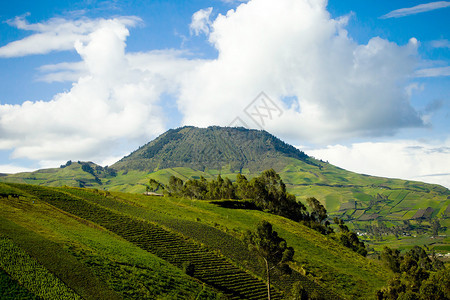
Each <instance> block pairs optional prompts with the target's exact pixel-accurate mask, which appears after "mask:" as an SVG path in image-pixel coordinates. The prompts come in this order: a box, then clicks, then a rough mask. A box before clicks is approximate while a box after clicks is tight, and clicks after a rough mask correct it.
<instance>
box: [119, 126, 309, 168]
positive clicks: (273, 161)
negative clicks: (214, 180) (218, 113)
mask: <svg viewBox="0 0 450 300" xmlns="http://www.w3.org/2000/svg"><path fill="white" fill-rule="evenodd" d="M289 157H290V158H294V159H297V160H301V161H304V162H307V163H309V162H310V161H309V159H308V156H307V155H306V154H304V153H303V152H301V151H300V150H298V149H297V148H295V147H293V146H291V145H288V144H286V143H284V142H282V141H281V140H280V139H278V138H276V137H274V136H273V135H271V134H269V133H268V132H266V131H261V130H248V129H244V128H231V127H216V126H212V127H208V128H196V127H182V128H178V129H171V130H169V131H167V132H166V133H164V134H162V135H161V136H159V137H158V138H157V139H155V140H153V141H151V142H150V143H148V144H146V145H144V146H142V147H140V148H139V149H138V150H136V151H134V152H132V153H131V154H130V155H128V156H126V157H124V158H122V159H121V160H120V161H118V162H117V163H115V164H114V165H113V166H112V168H114V169H116V170H119V171H120V170H128V171H130V170H139V171H150V172H153V171H157V170H161V169H167V168H174V167H187V168H191V169H195V170H199V171H205V170H210V169H214V170H222V169H224V168H227V169H228V171H230V172H231V173H241V172H243V171H244V170H248V171H250V172H251V173H259V172H261V171H263V170H265V169H268V168H276V169H282V168H283V167H284V166H286V165H287V164H288V163H289V162H288V160H287V159H286V158H289Z"/></svg>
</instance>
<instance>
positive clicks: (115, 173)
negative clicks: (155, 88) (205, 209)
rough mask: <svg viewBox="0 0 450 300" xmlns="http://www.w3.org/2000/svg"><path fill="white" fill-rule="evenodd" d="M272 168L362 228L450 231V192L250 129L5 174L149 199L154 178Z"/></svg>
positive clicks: (203, 132)
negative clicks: (361, 168) (421, 224)
mask: <svg viewBox="0 0 450 300" xmlns="http://www.w3.org/2000/svg"><path fill="white" fill-rule="evenodd" d="M269 168H273V169H274V170H275V171H276V172H278V173H279V174H280V176H281V178H282V179H283V181H284V182H285V183H286V186H287V189H288V191H289V192H290V193H293V194H295V195H296V196H297V199H298V200H299V201H303V202H305V200H306V198H308V197H316V198H317V199H319V201H321V202H322V203H323V204H324V205H325V207H326V209H327V210H328V212H329V214H330V215H331V216H332V217H335V216H337V217H340V218H343V219H344V220H345V221H346V222H348V223H349V224H350V226H352V227H353V228H355V229H360V230H365V229H364V228H366V227H367V226H368V225H371V226H372V225H375V226H378V224H379V222H382V223H383V222H384V223H386V224H388V226H400V225H401V226H403V225H402V224H403V222H405V221H415V220H417V221H420V220H422V219H442V220H443V224H442V225H443V227H445V226H447V225H450V224H447V223H448V219H446V216H447V215H448V207H449V203H450V191H449V190H448V189H446V188H444V187H442V186H440V185H435V184H426V183H422V182H416V181H409V180H401V179H391V178H383V177H374V176H369V175H363V174H357V173H353V172H349V171H346V170H343V169H341V168H339V167H336V166H333V165H332V164H329V163H327V162H323V161H320V160H316V159H314V158H312V157H309V156H307V155H306V154H305V153H303V152H302V151H300V150H298V149H297V148H295V147H293V146H291V145H288V144H286V143H285V142H283V141H281V140H280V139H278V138H276V137H275V136H273V135H271V134H269V133H268V132H266V131H262V130H249V129H244V128H229V127H217V126H213V127H208V128H196V127H182V128H178V129H171V130H169V131H167V132H166V133H164V134H162V135H161V136H159V137H158V138H156V139H155V140H153V141H151V142H149V143H148V144H146V145H144V146H142V147H140V148H139V149H137V150H136V151H134V152H132V153H131V154H130V155H128V156H126V157H124V158H122V159H121V160H120V161H118V162H117V163H115V164H113V165H112V166H110V167H101V166H98V165H96V164H94V163H92V162H70V161H69V162H68V163H67V164H65V165H62V166H61V167H60V168H54V169H44V170H39V171H36V172H29V173H19V174H13V175H6V176H0V181H2V182H18V183H29V184H39V185H47V186H63V185H67V186H76V187H91V188H97V189H104V190H109V191H122V192H133V193H142V192H144V191H145V189H146V185H147V183H148V180H149V179H150V178H153V179H156V180H158V181H160V182H162V183H167V182H168V179H169V177H170V176H177V177H179V178H181V179H182V180H184V181H186V180H187V179H190V178H196V179H198V178H200V176H203V177H204V178H206V179H212V178H215V177H216V176H217V175H218V174H221V175H222V177H228V178H230V179H231V180H235V178H236V174H238V173H241V174H244V175H245V176H247V178H252V177H254V176H258V175H259V174H260V172H261V171H263V170H266V169H269ZM425 211H426V212H427V213H426V214H424V212H425ZM430 226H431V225H430ZM448 227H450V226H448Z"/></svg>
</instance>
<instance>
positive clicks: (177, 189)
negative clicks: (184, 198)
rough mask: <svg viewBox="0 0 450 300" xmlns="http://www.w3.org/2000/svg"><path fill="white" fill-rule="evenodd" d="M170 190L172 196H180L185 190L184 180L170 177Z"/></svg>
mask: <svg viewBox="0 0 450 300" xmlns="http://www.w3.org/2000/svg"><path fill="white" fill-rule="evenodd" d="M168 190H169V193H171V194H172V193H173V194H180V193H181V192H182V190H183V180H181V179H180V178H178V177H175V176H173V175H172V176H170V178H169V185H168Z"/></svg>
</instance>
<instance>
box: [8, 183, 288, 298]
mask: <svg viewBox="0 0 450 300" xmlns="http://www.w3.org/2000/svg"><path fill="white" fill-rule="evenodd" d="M14 186H15V187H18V188H20V189H22V190H24V191H26V192H27V193H30V194H33V195H35V196H36V197H38V198H39V199H41V200H43V201H46V202H48V203H49V204H51V205H54V206H56V207H58V208H59V209H62V210H64V211H67V212H69V213H71V214H74V215H77V216H79V217H81V218H84V219H87V220H90V221H92V222H94V223H97V224H99V225H101V226H103V227H105V228H107V229H108V230H110V231H112V232H114V233H116V234H118V235H120V236H122V237H123V238H125V239H126V240H128V241H130V242H132V243H134V244H135V245H137V246H139V247H141V248H142V249H144V250H147V251H149V252H151V253H154V254H156V255H157V256H159V257H161V258H163V259H165V260H167V261H169V262H170V263H172V264H174V265H176V266H178V267H180V268H183V267H186V266H188V268H186V269H189V271H188V270H187V272H189V274H190V275H192V276H193V277H196V278H198V279H200V280H202V281H203V282H205V283H207V284H209V285H211V286H213V287H215V288H217V289H218V290H220V291H223V292H224V293H225V294H227V295H230V296H231V297H232V298H235V299H261V298H264V296H265V295H266V293H267V291H266V286H265V284H264V283H263V282H262V281H261V280H258V279H257V278H255V277H253V276H252V275H250V274H249V273H246V272H244V271H242V270H241V269H239V268H238V267H236V266H235V265H233V264H232V263H231V262H229V261H228V260H226V259H225V258H224V257H222V256H221V255H218V254H216V253H214V252H213V251H211V250H209V249H207V248H206V247H204V246H202V245H199V244H196V243H194V242H192V241H190V240H188V239H186V238H183V237H182V236H180V235H178V234H175V233H173V232H170V231H168V230H165V229H163V228H162V227H160V226H158V225H156V224H152V223H149V222H147V221H144V220H138V219H135V218H132V217H130V216H127V215H123V214H120V213H118V212H113V211H111V210H109V209H106V208H104V207H102V206H100V205H98V204H96V203H94V202H91V201H96V202H97V201H98V200H99V199H98V198H97V197H96V196H95V195H94V194H92V196H90V197H87V195H84V196H83V198H81V197H75V196H73V195H69V194H67V193H64V192H59V191H57V190H56V189H52V188H45V187H38V186H31V185H14ZM86 198H92V199H91V201H89V199H86ZM272 298H273V299H281V294H279V293H277V292H275V291H274V292H273V295H272Z"/></svg>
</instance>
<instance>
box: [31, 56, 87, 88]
mask: <svg viewBox="0 0 450 300" xmlns="http://www.w3.org/2000/svg"><path fill="white" fill-rule="evenodd" d="M39 71H41V72H42V73H44V75H42V76H40V77H39V78H38V79H37V80H38V81H43V82H48V83H51V82H64V81H70V82H75V81H77V80H78V79H79V78H80V77H82V76H86V75H88V74H89V73H88V69H87V67H86V64H85V63H84V62H83V61H81V62H75V63H67V62H63V63H59V64H53V65H44V66H42V67H40V68H39Z"/></svg>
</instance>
